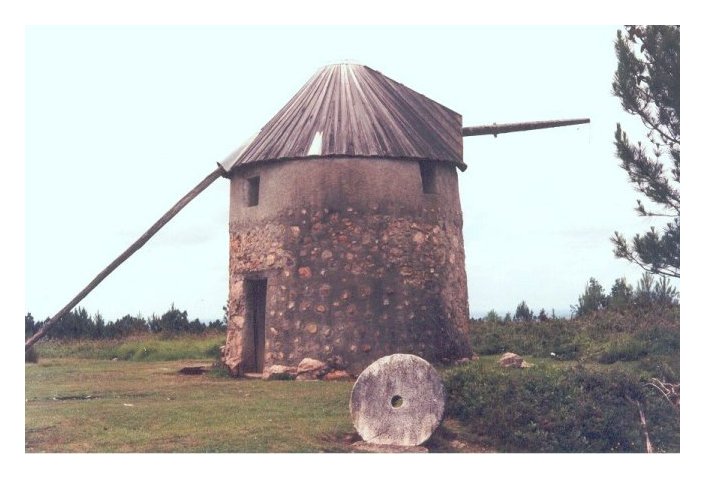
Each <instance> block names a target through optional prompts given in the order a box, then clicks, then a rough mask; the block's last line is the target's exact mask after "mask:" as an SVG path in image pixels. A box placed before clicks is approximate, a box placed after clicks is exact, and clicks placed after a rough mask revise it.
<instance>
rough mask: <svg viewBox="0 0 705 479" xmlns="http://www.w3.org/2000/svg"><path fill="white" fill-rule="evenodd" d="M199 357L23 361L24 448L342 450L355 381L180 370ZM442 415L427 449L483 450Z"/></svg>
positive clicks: (349, 432)
mask: <svg viewBox="0 0 705 479" xmlns="http://www.w3.org/2000/svg"><path fill="white" fill-rule="evenodd" d="M207 364H208V363H207V362H204V361H193V360H180V361H157V362H147V361H107V360H95V359H75V358H53V359H43V360H41V361H40V362H39V363H38V364H27V365H26V367H25V451H26V452H350V450H351V448H350V445H351V444H352V443H353V442H354V441H356V440H359V439H360V438H359V436H357V434H356V433H355V430H354V428H353V426H352V422H351V420H350V414H349V412H348V400H349V397H350V391H351V390H352V386H353V382H351V381H345V382H322V381H260V380H233V379H231V378H228V377H218V376H216V375H211V374H205V375H201V376H185V375H181V374H178V370H179V369H180V368H182V367H184V366H194V365H207ZM461 429H462V428H461V427H460V424H459V423H458V422H456V421H453V420H452V419H448V420H445V421H444V423H443V424H442V426H441V427H439V428H438V430H437V431H436V433H435V434H434V436H433V437H432V438H431V439H430V440H429V441H428V442H427V444H426V445H427V446H428V448H429V450H431V451H432V452H487V451H489V450H490V448H488V447H484V446H483V445H481V444H469V443H468V439H467V438H466V437H465V436H464V435H463V433H462V431H461Z"/></svg>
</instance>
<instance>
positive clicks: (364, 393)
mask: <svg viewBox="0 0 705 479" xmlns="http://www.w3.org/2000/svg"><path fill="white" fill-rule="evenodd" d="M444 406H445V394H444V391H443V384H442V383H441V378H440V376H439V375H438V373H437V372H436V370H435V369H433V366H431V365H430V364H429V363H428V362H426V361H425V360H424V359H421V358H420V357H418V356H414V355H413V354H392V355H391V356H385V357H383V358H380V359H378V360H377V361H375V362H374V363H372V364H370V365H369V366H368V367H367V369H365V370H364V371H363V372H362V374H360V376H359V377H358V378H357V381H356V382H355V385H354V386H353V390H352V393H351V394H350V414H351V415H352V420H353V425H354V426H355V429H356V430H357V432H358V433H359V434H360V436H361V437H362V439H363V440H365V441H367V442H369V443H372V444H393V445H397V446H417V445H419V444H421V443H423V442H424V441H426V440H427V439H428V438H429V437H431V434H433V431H434V430H435V429H436V427H438V425H439V424H440V422H441V418H442V417H443V408H444Z"/></svg>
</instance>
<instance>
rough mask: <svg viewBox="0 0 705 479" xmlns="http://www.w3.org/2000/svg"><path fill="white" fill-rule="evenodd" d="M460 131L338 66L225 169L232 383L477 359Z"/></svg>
mask: <svg viewBox="0 0 705 479" xmlns="http://www.w3.org/2000/svg"><path fill="white" fill-rule="evenodd" d="M461 130H462V120H461V116H460V115H459V114H458V113H455V112H453V111H452V110H450V109H448V108H446V107H444V106H442V105H440V104H438V103H436V102H434V101H432V100H430V99H428V98H426V97H425V96H423V95H421V94H419V93H417V92H415V91H413V90H411V89H409V88H407V87H405V86H404V85H402V84H400V83H397V82H395V81H393V80H391V79H389V78H387V77H386V76H384V75H382V74H381V73H379V72H378V71H375V70H372V69H370V68H368V67H366V66H362V65H357V64H337V65H329V66H326V67H323V68H321V69H320V70H319V71H318V72H317V73H316V74H315V75H314V76H313V77H312V78H311V79H310V80H309V81H308V82H307V83H306V85H304V86H303V88H301V90H299V92H298V93H297V94H296V95H295V96H294V97H293V98H292V99H291V100H290V101H289V103H287V105H286V106H284V108H282V109H281V111H279V113H277V114H276V115H275V116H274V118H272V120H271V121H270V122H269V123H267V124H266V125H265V126H264V127H263V128H262V130H261V131H260V132H259V133H258V134H257V135H256V136H255V137H254V138H253V139H252V140H251V142H249V144H247V145H246V146H245V147H244V148H242V149H241V150H240V151H239V152H237V153H236V154H235V155H233V156H232V157H231V158H229V160H228V161H227V162H226V163H227V164H224V165H223V166H224V168H225V169H226V170H227V171H228V172H229V177H230V181H231V192H230V298H229V314H230V318H229V319H230V321H229V328H228V337H227V343H226V350H225V359H226V364H227V365H228V367H229V368H230V370H231V372H233V373H234V374H236V375H240V374H242V373H244V372H261V371H262V369H263V367H265V366H270V365H272V364H293V365H296V364H298V362H299V361H300V360H301V359H303V358H305V357H312V358H317V359H321V360H325V359H329V358H332V357H336V358H338V360H340V359H342V361H343V362H344V363H345V364H346V365H347V367H348V368H349V369H350V370H352V371H356V372H359V371H361V370H362V369H364V368H365V367H366V366H367V365H369V364H370V363H371V362H372V361H374V360H375V359H376V358H379V357H380V356H383V355H386V354H391V353H396V352H404V353H413V354H417V355H419V356H422V357H425V358H427V359H428V360H430V361H436V362H437V361H443V360H449V359H452V358H459V357H463V356H465V355H467V354H468V353H469V352H470V345H469V337H468V329H467V328H468V302H467V297H468V296H467V282H466V274H465V253H464V251H463V237H462V214H461V210H460V199H459V195H458V177H457V170H461V171H462V170H465V169H466V165H465V164H464V163H463V159H462V158H463V143H462V136H461V135H460V131H461Z"/></svg>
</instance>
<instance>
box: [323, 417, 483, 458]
mask: <svg viewBox="0 0 705 479" xmlns="http://www.w3.org/2000/svg"><path fill="white" fill-rule="evenodd" d="M457 428H458V425H457V424H455V423H454V422H452V421H448V423H446V421H444V422H443V423H441V425H440V426H439V427H438V428H437V429H436V431H435V432H434V433H433V435H431V437H430V438H429V439H428V441H426V442H425V443H423V444H422V445H421V446H423V447H424V448H426V449H428V452H430V453H448V452H462V453H488V452H497V450H496V449H495V448H494V447H492V446H490V445H488V444H486V443H484V442H482V441H478V440H472V439H470V438H467V437H464V435H463V434H461V432H458V431H456V429H457ZM322 439H323V440H324V441H325V442H326V443H328V444H330V446H329V447H327V448H326V449H325V452H408V451H396V450H393V448H389V450H379V451H373V450H372V449H370V448H368V449H365V448H364V447H363V448H361V447H359V445H357V446H356V444H358V443H360V442H362V438H361V437H360V435H359V434H357V433H334V434H326V435H324V436H323V437H322ZM412 452H413V451H412Z"/></svg>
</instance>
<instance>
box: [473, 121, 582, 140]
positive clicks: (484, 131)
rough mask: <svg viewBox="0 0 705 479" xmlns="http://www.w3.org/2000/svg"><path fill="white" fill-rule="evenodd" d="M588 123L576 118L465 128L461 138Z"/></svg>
mask: <svg viewBox="0 0 705 479" xmlns="http://www.w3.org/2000/svg"><path fill="white" fill-rule="evenodd" d="M583 123H590V118H576V119H572V120H549V121H526V122H522V123H504V124H501V125H498V124H497V123H495V124H493V125H481V126H466V127H464V128H463V136H480V135H494V136H495V137H496V136H497V135H499V134H500V133H512V132H515V131H528V130H541V129H543V128H556V127H559V126H570V125H581V124H583Z"/></svg>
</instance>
